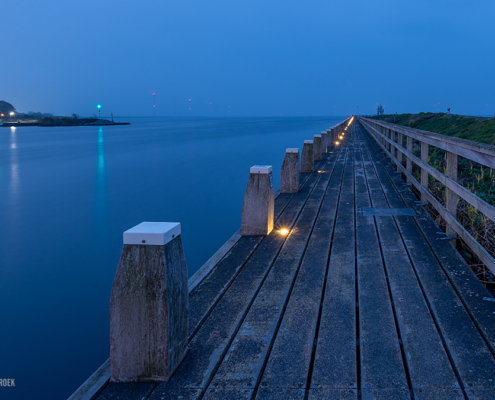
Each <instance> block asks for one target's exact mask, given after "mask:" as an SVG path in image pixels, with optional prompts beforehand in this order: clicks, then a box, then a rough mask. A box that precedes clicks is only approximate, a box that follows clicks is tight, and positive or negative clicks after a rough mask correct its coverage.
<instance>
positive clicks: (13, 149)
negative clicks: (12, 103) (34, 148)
mask: <svg viewBox="0 0 495 400" xmlns="http://www.w3.org/2000/svg"><path fill="white" fill-rule="evenodd" d="M9 161H10V201H11V204H15V203H16V202H17V197H18V195H19V162H18V154H17V135H16V131H15V127H13V129H11V130H10V160H9Z"/></svg>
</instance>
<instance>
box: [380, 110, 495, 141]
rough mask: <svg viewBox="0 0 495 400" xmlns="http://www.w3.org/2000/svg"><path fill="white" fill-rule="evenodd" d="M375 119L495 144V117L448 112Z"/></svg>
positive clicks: (390, 115)
mask: <svg viewBox="0 0 495 400" xmlns="http://www.w3.org/2000/svg"><path fill="white" fill-rule="evenodd" d="M371 118H373V119H377V120H381V121H384V122H390V123H392V124H397V125H404V126H408V127H410V128H416V129H421V130H424V131H429V132H435V133H441V134H442V135H447V136H452V137H458V138H460V139H467V140H473V141H475V142H480V143H486V144H492V145H495V118H488V117H473V116H467V115H456V114H446V113H419V114H389V115H382V116H381V117H380V118H379V117H378V116H375V117H371Z"/></svg>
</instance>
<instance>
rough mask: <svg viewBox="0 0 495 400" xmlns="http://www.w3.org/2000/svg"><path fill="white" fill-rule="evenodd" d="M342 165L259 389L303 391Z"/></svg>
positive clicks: (315, 228) (332, 182)
mask: <svg viewBox="0 0 495 400" xmlns="http://www.w3.org/2000/svg"><path fill="white" fill-rule="evenodd" d="M343 162H344V159H341V160H340V162H339V163H338V165H337V166H336V167H335V169H334V172H333V174H332V177H331V180H330V182H329V185H328V189H327V193H326V196H325V198H324V200H323V203H322V206H321V209H320V212H319V215H318V219H317V221H316V223H315V226H314V229H313V232H312V234H311V238H310V241H309V243H308V247H307V250H306V253H305V255H304V259H303V261H302V264H301V268H300V271H299V274H298V276H297V280H296V282H295V285H294V289H293V291H292V294H291V298H290V300H289V303H288V306H287V309H286V312H285V314H284V318H283V321H282V324H281V326H280V329H279V331H278V334H277V339H276V341H275V343H274V345H273V348H272V350H271V353H270V358H269V360H268V363H267V365H266V368H265V371H264V374H263V377H262V379H261V387H263V388H269V387H292V388H305V387H306V382H307V379H308V371H309V368H310V361H311V356H312V350H313V343H314V337H315V333H316V332H315V330H316V326H317V320H318V314H319V309H320V301H321V296H322V289H323V285H324V279H325V274H326V271H327V264H328V254H329V250H330V241H331V238H332V232H333V228H334V223H335V212H336V208H337V202H338V198H339V194H340V189H341V182H342V172H343V169H344V165H343ZM288 349H290V351H288Z"/></svg>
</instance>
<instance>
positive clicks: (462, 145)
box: [358, 117, 495, 274]
mask: <svg viewBox="0 0 495 400" xmlns="http://www.w3.org/2000/svg"><path fill="white" fill-rule="evenodd" d="M358 120H359V122H361V124H362V125H363V127H364V128H365V129H366V130H367V131H368V132H369V133H370V134H371V136H372V137H373V138H374V139H375V140H376V142H377V143H378V145H379V146H380V147H381V148H382V149H383V150H384V151H385V153H386V154H387V155H388V157H390V159H391V160H392V161H393V162H394V163H395V164H396V165H397V170H398V171H399V170H400V171H401V172H402V173H404V174H405V175H406V177H407V182H408V183H410V184H412V185H414V186H415V187H416V189H418V191H419V192H420V193H421V201H422V202H423V203H429V204H431V205H432V206H433V208H434V209H435V210H436V211H437V212H438V213H439V214H440V216H441V217H442V218H443V219H444V220H445V222H446V224H447V232H446V234H447V237H452V236H453V235H455V234H457V235H458V237H459V238H461V239H462V240H464V242H465V243H466V244H467V245H468V246H469V248H470V249H471V251H473V253H474V254H476V255H477V256H478V258H479V259H480V260H481V261H482V262H483V263H484V264H485V265H486V266H487V267H488V268H489V269H490V271H491V272H492V273H494V274H495V258H494V257H493V256H492V255H491V254H490V253H488V251H487V250H486V249H485V248H484V247H483V246H482V245H481V244H480V243H479V242H478V241H477V240H476V239H475V238H474V237H473V236H472V235H471V234H470V233H469V232H468V231H467V230H466V229H465V228H464V226H462V224H461V223H460V222H459V221H458V220H457V218H456V216H457V201H458V198H459V197H460V198H462V199H463V200H464V201H465V202H466V203H468V204H470V205H471V206H472V207H474V208H476V209H477V210H478V211H479V212H481V213H482V214H483V215H485V216H486V217H487V218H489V219H490V220H491V221H492V222H494V223H495V207H493V206H492V205H490V204H488V203H487V202H486V201H484V200H483V199H481V198H480V197H478V196H477V195H475V194H474V193H472V192H471V191H469V190H468V189H467V188H465V187H463V186H462V185H460V184H459V183H457V182H456V180H457V169H458V161H457V158H458V156H461V157H464V158H466V159H468V160H470V161H473V162H475V163H479V164H482V165H485V166H487V167H489V168H495V146H491V145H487V144H483V143H476V142H473V141H470V140H465V139H458V138H452V137H448V136H445V135H441V134H438V133H433V132H428V131H422V130H419V129H414V128H409V127H405V126H400V125H395V124H391V123H387V122H383V121H377V120H374V119H369V118H363V117H358ZM403 135H404V136H406V147H404V146H403V139H404V138H403ZM413 140H417V141H419V142H420V143H421V158H418V157H416V156H415V155H414V154H413ZM430 145H431V146H435V147H438V148H440V149H443V150H445V151H446V160H447V165H446V173H445V174H443V173H442V172H440V171H438V170H436V169H435V168H433V167H432V166H431V165H429V164H428V149H429V146H430ZM403 156H405V157H406V167H404V166H403V165H402V159H403ZM413 163H414V164H416V165H417V166H418V167H419V168H420V170H421V179H420V181H418V180H417V179H416V178H415V177H414V175H413V169H412V166H413ZM428 174H429V175H431V176H432V177H433V178H435V179H436V180H438V181H439V182H440V183H442V184H443V185H445V190H446V204H445V207H444V206H443V205H442V204H441V203H440V202H439V201H438V200H437V199H436V198H435V196H434V195H433V194H432V193H430V191H429V190H428ZM494 184H495V182H494Z"/></svg>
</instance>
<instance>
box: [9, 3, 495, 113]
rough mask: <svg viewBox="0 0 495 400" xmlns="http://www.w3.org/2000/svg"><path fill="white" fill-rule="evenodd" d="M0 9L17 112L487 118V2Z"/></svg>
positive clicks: (490, 58) (492, 99)
mask: <svg viewBox="0 0 495 400" xmlns="http://www.w3.org/2000/svg"><path fill="white" fill-rule="evenodd" d="M2 14H3V17H2V24H1V25H0V37H1V38H2V40H1V43H2V46H1V47H2V49H1V54H2V55H1V64H0V65H1V70H0V100H6V101H9V102H11V103H13V104H14V105H15V106H16V107H17V109H18V110H19V111H42V112H52V113H55V114H59V115H62V114H71V113H73V112H76V113H78V114H81V115H91V114H92V113H93V112H95V106H96V104H97V103H101V104H102V105H103V111H102V115H109V113H110V112H113V113H114V115H125V116H137V115H140V116H146V115H153V108H152V105H153V99H152V93H153V92H155V93H156V105H157V107H156V114H157V115H178V116H180V115H192V116H206V115H212V116H227V115H231V116H298V115H347V114H351V113H355V112H356V106H357V105H359V106H360V112H361V113H374V112H376V103H383V104H384V106H385V111H386V112H387V113H389V112H399V113H401V112H419V111H435V110H441V111H445V110H446V108H447V107H451V109H452V112H453V113H459V114H478V115H493V114H494V113H495V79H494V71H495V26H494V23H493V19H494V16H495V2H494V1H493V0H485V1H469V2H466V1H457V0H454V1H431V0H430V1H414V2H412V1H410V2H402V1H391V0H382V1H373V2H370V1H339V2H336V1H333V2H332V1H310V0H308V1H292V0H284V1H266V0H264V1H259V0H250V1H245V0H239V1H218V0H210V1H199V0H196V1H189V0H181V1H175V2H171V1H163V0H150V1H144V2H136V1H130V0H119V1H116V0H111V1H110V0H107V1H101V0H99V1H95V0H74V1H67V0H49V1H47V2H40V1H38V0H16V1H10V2H4V3H3V4H2ZM189 99H191V101H189ZM210 103H211V104H210ZM229 106H230V107H229ZM210 110H211V111H210Z"/></svg>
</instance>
